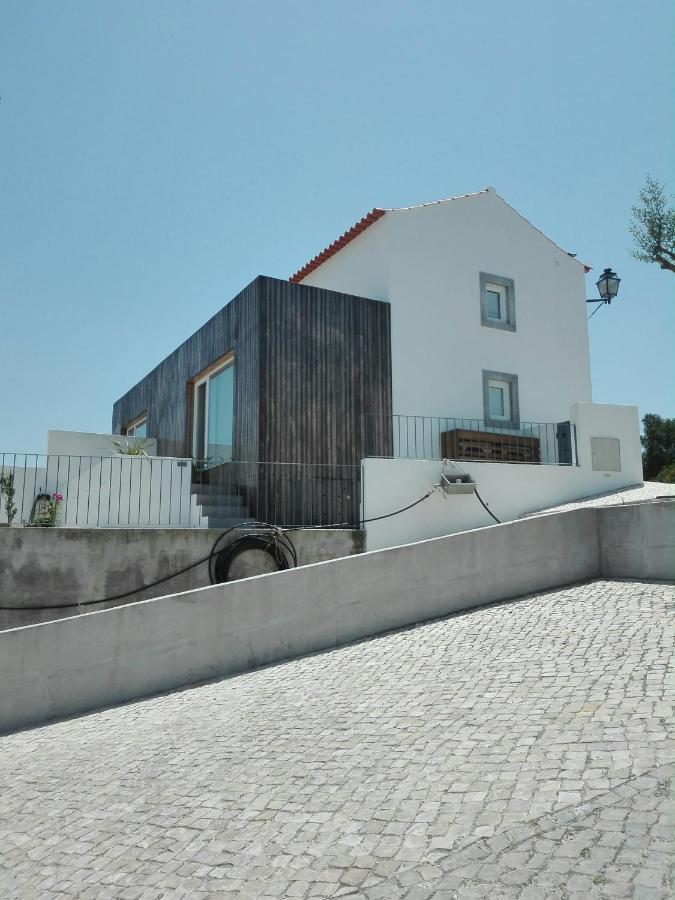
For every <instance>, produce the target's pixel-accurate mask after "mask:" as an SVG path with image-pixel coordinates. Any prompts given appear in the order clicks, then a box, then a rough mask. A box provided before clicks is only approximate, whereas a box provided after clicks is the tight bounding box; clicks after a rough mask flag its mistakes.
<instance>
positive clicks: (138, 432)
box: [125, 415, 148, 438]
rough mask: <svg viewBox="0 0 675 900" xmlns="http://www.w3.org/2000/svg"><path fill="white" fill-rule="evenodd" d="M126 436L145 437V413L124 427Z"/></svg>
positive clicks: (146, 420) (146, 430)
mask: <svg viewBox="0 0 675 900" xmlns="http://www.w3.org/2000/svg"><path fill="white" fill-rule="evenodd" d="M125 434H126V436H127V437H135V438H146V437H147V436H148V417H147V415H144V416H141V417H140V418H139V419H135V420H134V421H133V422H131V423H130V424H129V425H127V427H126V429H125Z"/></svg>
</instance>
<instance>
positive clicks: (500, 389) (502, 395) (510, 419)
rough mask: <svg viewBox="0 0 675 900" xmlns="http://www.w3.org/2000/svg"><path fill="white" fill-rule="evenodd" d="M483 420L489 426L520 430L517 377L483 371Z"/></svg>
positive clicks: (504, 373)
mask: <svg viewBox="0 0 675 900" xmlns="http://www.w3.org/2000/svg"><path fill="white" fill-rule="evenodd" d="M483 418H484V419H485V424H486V425H488V426H489V425H492V426H493V427H497V426H499V427H500V428H520V403H519V400H518V376H517V375H510V374H508V373H506V372H489V371H487V370H486V369H483Z"/></svg>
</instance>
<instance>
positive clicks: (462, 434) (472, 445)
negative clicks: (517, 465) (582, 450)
mask: <svg viewBox="0 0 675 900" xmlns="http://www.w3.org/2000/svg"><path fill="white" fill-rule="evenodd" d="M441 456H442V457H443V458H444V459H479V460H483V461H485V462H522V463H538V462H540V460H541V457H540V452H539V438H536V437H526V436H524V435H520V434H500V433H499V432H496V431H469V430H468V429H464V428H455V429H453V430H452V431H443V432H441Z"/></svg>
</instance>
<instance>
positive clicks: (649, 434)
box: [640, 413, 675, 481]
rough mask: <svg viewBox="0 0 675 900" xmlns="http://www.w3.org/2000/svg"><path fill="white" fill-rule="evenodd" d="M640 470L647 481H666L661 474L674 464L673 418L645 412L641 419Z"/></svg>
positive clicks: (674, 422)
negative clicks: (663, 417) (664, 417)
mask: <svg viewBox="0 0 675 900" xmlns="http://www.w3.org/2000/svg"><path fill="white" fill-rule="evenodd" d="M642 430H643V432H644V433H643V435H642V437H641V438H640V440H641V442H642V448H643V453H642V471H643V474H644V477H645V479H646V480H647V481H668V480H669V479H667V478H665V479H664V478H661V475H662V474H663V473H664V472H666V473H667V471H668V470H669V469H671V468H672V467H673V465H675V419H662V418H661V416H657V415H655V414H654V413H647V415H646V416H644V418H643V419H642Z"/></svg>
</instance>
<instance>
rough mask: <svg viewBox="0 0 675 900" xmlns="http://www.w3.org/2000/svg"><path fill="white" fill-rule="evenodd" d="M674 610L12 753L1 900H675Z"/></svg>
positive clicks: (159, 714)
mask: <svg viewBox="0 0 675 900" xmlns="http://www.w3.org/2000/svg"><path fill="white" fill-rule="evenodd" d="M672 601H673V588H672V586H669V585H661V584H654V583H648V582H637V581H597V582H594V583H592V584H585V585H581V586H576V587H570V588H565V589H560V590H557V591H551V592H547V593H544V594H539V595H536V596H532V597H527V598H523V599H521V600H518V601H515V602H511V603H501V604H497V605H494V606H491V607H486V608H483V609H478V610H474V611H471V612H467V613H464V614H460V615H456V616H452V617H450V618H448V619H444V620H441V621H436V622H432V623H429V624H426V625H422V626H419V627H416V628H411V629H408V630H403V631H398V632H395V633H392V634H389V635H385V636H383V637H380V638H376V639H372V640H369V641H363V642H361V643H358V644H353V645H350V646H348V647H343V648H341V649H337V650H334V651H331V652H328V653H322V654H317V655H315V656H311V657H306V658H304V659H299V660H295V661H292V662H288V663H285V664H283V665H277V666H272V667H269V668H267V669H262V670H258V671H256V672H251V673H248V674H245V675H240V676H237V677H234V678H229V679H225V680H221V681H218V682H213V683H209V684H207V685H203V686H200V687H197V688H193V689H191V690H185V691H181V692H179V693H174V694H170V695H166V696H162V697H157V698H154V699H151V700H147V701H143V702H139V703H136V704H129V705H127V706H124V707H119V708H117V709H113V710H107V711H104V712H100V713H95V714H93V715H89V716H85V717H82V718H80V719H74V720H71V721H68V722H63V723H60V724H57V725H52V726H48V727H43V728H38V729H34V730H31V731H25V732H22V733H19V734H15V735H11V736H9V737H5V738H1V739H0V898H2V900H7V898H21V900H23V898H34V897H35V898H41V897H56V896H75V897H78V898H88V897H91V898H97V900H98V898H106V897H119V898H133V897H143V898H145V897H150V898H152V897H189V898H193V897H221V896H222V897H241V898H262V897H265V898H278V897H284V898H285V897H364V898H377V897H380V898H399V897H406V898H408V900H424V898H462V900H463V898H467V900H468V898H473V897H491V898H511V897H513V898H521V900H530V898H532V900H534V898H547V897H556V898H558V897H559V898H565V900H573V898H582V897H583V898H595V897H598V898H605V897H633V898H642V900H652V898H661V897H669V896H671V893H670V889H669V886H668V885H669V883H670V873H669V871H668V867H669V864H670V861H671V859H672V858H673V855H674V847H675V845H674V843H673V822H672V819H671V821H669V820H668V817H669V815H672V810H673V803H672V798H671V797H669V790H670V774H671V773H672V767H673V760H674V759H675V752H674V750H673V716H672V707H671V705H670V702H669V701H670V700H672V682H671V686H670V688H669V687H668V677H669V676H668V671H667V670H668V664H669V660H670V657H671V654H672V650H673V631H672V628H669V627H668V626H667V617H668V616H669V615H670V616H671V618H672V611H673V602H672ZM670 677H672V670H671V675H670ZM669 690H670V697H669Z"/></svg>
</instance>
